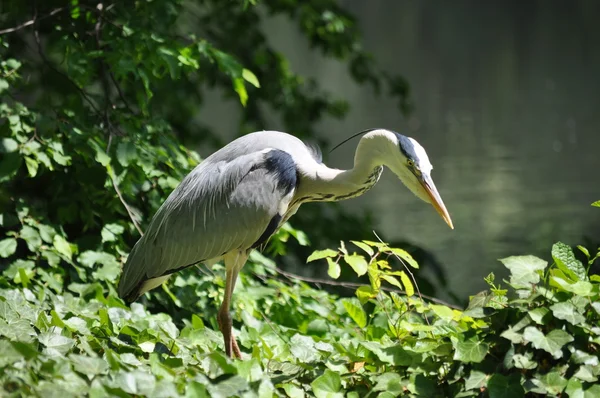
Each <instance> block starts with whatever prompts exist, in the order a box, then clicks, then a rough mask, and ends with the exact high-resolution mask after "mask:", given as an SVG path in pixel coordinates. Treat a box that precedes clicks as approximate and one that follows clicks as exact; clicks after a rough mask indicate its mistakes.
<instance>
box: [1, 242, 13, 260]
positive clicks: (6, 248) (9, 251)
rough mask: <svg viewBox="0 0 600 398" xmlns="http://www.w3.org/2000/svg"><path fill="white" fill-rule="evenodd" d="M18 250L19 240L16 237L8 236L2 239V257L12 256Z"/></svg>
mask: <svg viewBox="0 0 600 398" xmlns="http://www.w3.org/2000/svg"><path fill="white" fill-rule="evenodd" d="M16 250H17V240H16V239H15V238H6V239H2V240H0V257H2V258H7V257H10V256H12V255H13V254H14V253H15V251H16Z"/></svg>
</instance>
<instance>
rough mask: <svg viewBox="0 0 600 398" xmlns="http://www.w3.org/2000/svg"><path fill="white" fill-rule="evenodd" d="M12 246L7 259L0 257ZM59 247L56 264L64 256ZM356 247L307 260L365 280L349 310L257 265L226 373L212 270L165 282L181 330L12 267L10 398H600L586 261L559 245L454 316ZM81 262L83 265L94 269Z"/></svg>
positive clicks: (594, 279) (4, 316) (248, 280)
mask: <svg viewBox="0 0 600 398" xmlns="http://www.w3.org/2000/svg"><path fill="white" fill-rule="evenodd" d="M105 236H109V234H108V233H106V234H105ZM36 242H38V243H39V244H40V245H45V244H47V243H46V240H45V239H42V238H40V240H39V241H36ZM29 244H35V242H34V243H31V242H29ZM11 246H12V244H6V243H3V244H2V245H1V247H2V248H3V250H4V251H3V252H2V253H6V250H7V247H8V249H9V250H10V247H11ZM57 246H58V248H59V249H56V248H55V249H56V250H58V251H59V254H57V255H61V256H64V255H66V254H65V253H62V251H64V252H67V249H60V248H61V247H63V246H61V244H58V245H57ZM65 247H66V246H65ZM352 247H358V248H360V250H362V251H364V254H356V253H353V252H352V251H351V250H348V248H347V247H346V246H345V245H342V247H341V248H340V249H339V250H326V251H319V252H315V253H314V254H313V256H311V258H310V259H309V260H311V261H320V262H324V261H325V259H327V260H326V261H327V264H328V267H329V271H330V274H331V275H332V276H333V277H336V276H337V274H338V273H339V269H338V267H339V266H349V267H352V269H354V271H356V273H357V274H361V275H363V274H365V275H368V278H369V281H370V284H369V285H365V286H361V287H359V288H358V289H356V296H357V297H356V298H342V299H340V298H338V297H335V296H332V295H330V294H328V293H326V292H324V291H321V290H316V289H314V288H312V287H310V286H308V285H307V284H306V283H303V282H300V281H298V280H293V279H291V280H287V279H281V278H277V274H276V273H275V272H274V271H273V266H274V264H273V263H272V262H271V261H270V260H268V259H266V258H264V257H263V256H262V255H260V254H258V253H256V254H255V255H253V256H252V262H251V263H250V264H249V265H248V266H247V267H246V272H245V273H243V275H242V277H241V283H240V284H239V286H238V288H237V290H236V292H235V300H234V308H233V314H234V318H235V320H236V323H235V329H236V332H237V336H238V339H239V342H240V345H241V347H242V350H243V351H244V352H245V354H244V355H245V360H243V361H231V360H229V359H227V358H226V357H225V356H224V354H223V351H222V339H221V336H220V333H219V332H218V328H217V325H216V322H215V318H214V313H215V310H216V307H217V305H218V301H219V299H220V298H221V296H222V292H223V280H222V277H221V275H222V271H223V270H222V268H221V267H220V266H219V265H217V266H215V269H214V270H213V271H214V273H215V275H213V274H211V273H208V272H207V273H202V272H190V273H189V274H187V275H186V274H178V275H177V276H176V277H175V278H174V280H173V282H172V283H171V290H172V293H171V294H172V298H173V300H174V301H176V302H177V301H179V303H180V304H181V302H186V303H192V302H194V303H195V305H194V306H193V307H192V308H190V313H192V315H190V316H189V317H181V319H180V320H175V321H174V320H173V319H172V318H171V317H170V316H169V315H167V314H165V313H150V312H148V311H147V310H146V309H144V306H143V305H142V304H137V303H136V304H133V305H132V306H131V308H128V307H126V306H124V305H123V303H122V301H121V300H119V299H117V298H115V295H114V294H112V293H111V294H108V295H106V294H104V289H102V287H101V286H100V282H97V281H93V280H88V281H86V282H84V283H77V284H72V285H69V287H68V288H67V289H65V290H64V291H61V290H60V289H58V288H57V287H55V286H54V287H53V286H52V283H51V282H50V283H48V281H49V280H50V281H51V280H52V278H47V277H44V276H43V275H37V273H36V270H35V269H32V268H31V267H28V266H27V265H26V264H23V263H17V264H13V265H12V266H11V267H10V268H8V269H6V270H5V271H4V272H3V279H2V280H3V282H2V284H3V286H4V288H3V289H2V290H0V336H1V339H0V369H1V373H0V386H1V388H2V389H3V391H4V393H3V394H4V395H7V396H21V395H40V396H50V395H52V396H57V395H61V396H71V395H84V394H89V395H91V396H107V395H114V396H129V395H144V396H146V395H147V396H178V395H186V396H191V397H196V396H198V397H202V396H215V397H228V396H260V397H271V396H290V397H300V396H304V394H309V395H310V396H316V397H338V396H339V397H342V396H344V395H345V396H350V397H362V396H382V397H392V396H399V395H417V396H426V397H436V396H440V397H445V396H481V395H484V396H488V395H489V396H490V397H519V396H524V395H525V394H526V393H529V394H539V395H542V394H549V395H559V394H562V395H564V394H565V393H566V394H568V396H570V397H575V396H582V397H595V396H598V395H599V394H600V385H599V384H598V383H597V378H598V374H599V373H600V364H599V349H600V337H599V336H600V328H599V326H598V325H599V322H600V305H599V300H598V299H599V296H600V277H598V276H597V275H592V276H591V277H588V275H587V273H586V266H588V265H589V264H591V263H592V262H593V261H594V258H591V257H588V261H589V263H588V264H582V263H581V262H579V261H578V260H577V259H575V257H574V255H573V252H572V251H571V249H570V248H569V247H568V246H567V245H564V244H562V243H557V244H556V245H555V246H554V247H553V249H552V258H553V264H552V265H550V266H548V264H547V262H546V261H544V260H542V259H539V258H536V257H533V256H519V257H509V258H506V259H503V260H501V261H502V263H503V264H504V265H505V266H506V267H507V268H508V269H509V271H510V280H509V281H507V282H506V284H507V289H502V288H501V287H500V286H499V285H498V284H497V283H496V281H495V280H494V277H493V275H490V276H488V277H487V281H488V283H489V285H490V289H489V291H485V292H482V293H479V294H477V295H475V296H473V297H472V298H471V301H470V303H469V306H468V308H467V309H466V310H465V311H461V310H457V309H455V308H451V307H448V306H446V305H442V304H433V303H427V302H425V301H424V300H423V299H421V298H419V294H418V289H417V287H416V286H414V284H413V283H412V279H411V272H410V269H411V268H412V267H416V266H417V264H416V263H414V261H413V260H412V259H411V258H410V256H409V255H408V254H407V253H406V252H404V251H402V250H400V249H394V248H389V247H388V246H387V245H385V244H383V243H376V242H368V241H363V242H354V243H353V244H352ZM582 250H583V251H584V252H585V249H582ZM586 253H587V252H586ZM586 255H587V254H586ZM596 256H598V255H596ZM81 260H83V261H84V262H92V261H93V260H96V255H95V254H91V253H90V254H88V255H87V256H83V259H82V258H81V256H80V257H79V260H78V261H81ZM99 261H105V260H99ZM111 261H112V260H111ZM75 266H76V267H79V266H82V267H87V266H88V265H83V264H81V265H77V264H76V265H75ZM106 266H107V265H106V264H104V265H102V266H100V267H96V268H97V270H98V272H102V271H101V270H103V269H104V267H106ZM403 266H404V267H405V268H402V267H403ZM107 283H112V282H110V281H107ZM399 289H403V290H404V293H403V294H400V290H399Z"/></svg>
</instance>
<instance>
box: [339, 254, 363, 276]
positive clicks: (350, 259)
mask: <svg viewBox="0 0 600 398" xmlns="http://www.w3.org/2000/svg"><path fill="white" fill-rule="evenodd" d="M344 261H345V262H346V264H348V265H349V266H350V267H352V269H353V270H354V272H356V275H358V276H363V275H364V274H366V273H367V270H368V268H369V264H368V263H367V260H365V258H364V257H363V256H359V255H358V254H346V255H344Z"/></svg>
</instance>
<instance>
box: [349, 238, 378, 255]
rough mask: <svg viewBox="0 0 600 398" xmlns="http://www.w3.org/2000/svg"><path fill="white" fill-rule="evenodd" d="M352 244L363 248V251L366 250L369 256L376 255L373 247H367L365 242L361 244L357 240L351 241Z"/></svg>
mask: <svg viewBox="0 0 600 398" xmlns="http://www.w3.org/2000/svg"><path fill="white" fill-rule="evenodd" d="M350 242H352V244H354V245H355V246H357V247H359V248H361V249H362V250H364V251H365V252H367V254H368V255H369V256H373V254H375V251H374V250H373V249H371V247H370V246H369V245H367V244H366V243H363V242H359V241H356V240H351V241H350Z"/></svg>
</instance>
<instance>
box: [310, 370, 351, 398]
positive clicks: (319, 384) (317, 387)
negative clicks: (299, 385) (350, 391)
mask: <svg viewBox="0 0 600 398" xmlns="http://www.w3.org/2000/svg"><path fill="white" fill-rule="evenodd" d="M310 386H311V387H312V390H313V394H315V397H317V398H343V397H344V394H343V393H342V392H341V389H342V379H341V377H340V375H339V374H338V373H336V372H333V371H331V370H329V369H326V370H325V372H324V373H323V374H322V375H321V376H319V377H317V378H316V379H315V380H314V381H313V382H312V383H311V384H310Z"/></svg>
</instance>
